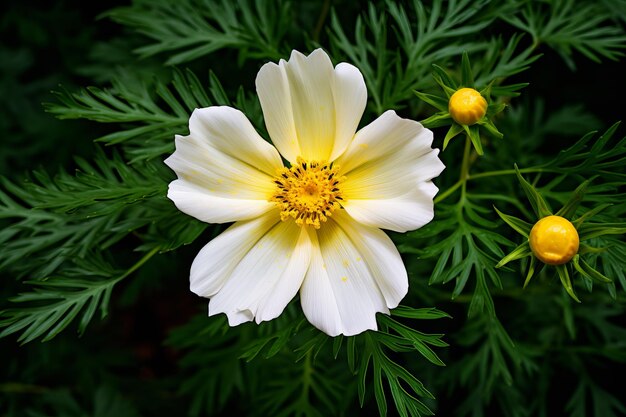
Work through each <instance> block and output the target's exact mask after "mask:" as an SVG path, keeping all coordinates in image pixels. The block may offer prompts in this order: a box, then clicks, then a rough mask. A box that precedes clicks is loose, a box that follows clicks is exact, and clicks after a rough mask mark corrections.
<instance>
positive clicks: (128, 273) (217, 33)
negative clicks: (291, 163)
mask: <svg viewBox="0 0 626 417" xmlns="http://www.w3.org/2000/svg"><path fill="white" fill-rule="evenodd" d="M623 3H624V2H622V1H619V2H618V1H616V2H610V1H601V2H594V1H587V0H564V1H543V0H523V1H516V0H498V1H486V0H485V1H470V0H456V1H443V0H433V1H429V2H426V1H419V0H412V1H410V2H397V1H392V0H387V1H372V2H369V3H368V4H367V5H363V4H361V3H358V2H350V1H336V2H332V4H331V2H315V1H303V2H292V1H280V0H271V1H261V0H246V1H240V2H228V1H226V0H218V1H209V0H182V1H178V2H170V1H156V2H150V1H143V0H137V1H134V2H132V3H131V4H130V5H127V6H124V7H118V8H116V9H113V10H110V11H106V12H105V13H103V14H102V15H101V17H104V18H107V19H108V20H109V21H106V22H99V23H97V24H95V25H90V24H86V25H81V29H80V31H81V34H79V36H76V33H74V32H72V31H71V30H70V28H69V27H67V28H66V27H65V26H69V24H67V25H63V24H60V25H56V26H55V27H54V32H53V33H54V34H55V35H51V34H50V33H45V32H42V30H43V29H42V28H48V26H46V25H45V24H44V23H45V22H46V21H47V19H48V20H50V19H52V20H54V21H55V22H56V21H61V22H65V23H68V20H67V17H64V16H65V12H66V11H65V10H62V9H58V8H56V7H57V6H55V8H54V9H53V10H51V11H48V10H44V11H41V12H40V14H39V15H37V16H35V18H34V20H33V21H30V20H29V19H27V18H26V17H24V16H27V14H25V13H24V12H23V10H22V9H20V8H19V7H18V6H17V5H16V6H11V7H14V9H13V10H10V11H9V13H7V14H6V17H5V16H4V15H3V17H2V18H1V20H0V22H1V23H2V24H0V31H2V33H3V34H5V35H6V34H8V33H10V34H13V33H18V34H19V35H20V40H21V41H22V42H21V44H20V45H21V46H19V47H18V48H17V49H16V48H15V47H13V45H12V44H7V45H4V46H2V47H0V73H1V74H2V77H0V79H1V81H0V92H2V94H3V96H4V97H7V98H10V99H9V100H5V101H6V103H3V104H2V105H1V106H0V107H1V110H2V111H1V112H0V131H1V132H2V135H3V138H6V140H3V142H2V143H1V144H0V165H2V168H3V170H2V172H3V173H4V175H5V176H6V177H7V178H2V180H1V184H2V185H1V187H0V245H1V247H2V250H1V251H0V271H1V273H2V274H3V275H2V278H3V286H2V288H1V289H0V292H1V293H2V295H3V297H2V298H0V338H2V340H0V353H1V354H3V356H4V357H7V358H10V360H7V361H5V362H4V363H3V367H1V368H0V409H2V410H3V413H5V414H6V415H7V416H23V415H27V416H44V415H51V416H84V415H94V416H98V417H108V416H122V417H134V416H138V415H155V416H159V415H191V416H204V415H250V416H266V415H272V416H326V415H360V414H363V415H370V414H379V415H381V416H384V415H401V416H407V417H408V416H425V415H432V414H437V415H442V416H443V415H460V416H465V415H468V416H469V415H471V416H472V417H481V416H489V415H502V416H506V417H529V416H535V415H536V416H549V415H561V414H563V415H569V416H572V417H577V416H583V415H585V416H587V415H589V416H594V417H613V416H619V415H625V414H626V409H625V406H624V402H623V399H622V398H621V396H620V394H619V392H620V391H619V386H620V385H619V384H613V383H612V381H607V380H605V379H604V378H600V377H599V375H601V374H602V373H603V372H606V371H607V370H611V371H612V372H614V373H615V375H621V373H623V372H621V370H622V369H623V366H624V364H626V355H625V353H624V352H626V349H624V348H625V346H624V340H626V325H625V324H624V322H623V317H624V316H625V315H626V304H625V299H624V294H625V293H626V272H625V271H626V264H625V260H626V244H625V241H624V231H625V229H624V224H623V219H624V218H625V216H626V204H625V203H624V197H626V194H625V193H624V184H626V173H625V172H624V160H625V159H624V158H625V157H626V139H624V138H620V137H621V136H623V135H620V133H619V125H618V124H614V125H612V126H611V127H610V128H608V129H606V130H605V128H604V127H603V126H610V124H611V123H615V121H614V120H607V119H608V116H607V113H608V110H610V109H615V108H616V104H615V103H612V102H610V99H611V97H609V95H610V94H607V95H606V97H605V96H602V94H600V93H599V91H609V92H610V93H611V94H613V95H614V96H615V97H621V96H623V94H624V93H623V92H620V91H621V90H619V89H620V88H621V86H620V85H617V84H616V85H610V87H608V88H609V89H608V90H607V89H606V88H607V86H606V84H607V83H609V80H607V79H603V78H602V77H596V78H595V79H586V78H584V79H583V76H588V74H589V72H585V70H586V69H593V70H595V71H596V72H595V73H599V74H602V71H597V70H598V68H600V69H601V70H604V68H605V67H604V66H602V67H599V66H596V65H597V64H596V63H597V62H599V61H600V59H602V60H605V61H606V60H609V61H610V60H619V59H621V56H622V51H623V49H624V46H625V45H626V36H625V34H624V26H623V24H624V22H625V21H626V18H625V17H624V16H625V15H624V10H626V9H625V8H624V5H623ZM66 6H67V5H66ZM20 7H21V6H20ZM58 7H59V8H60V7H62V6H58ZM67 7H69V6H67ZM361 9H362V10H361ZM46 12H49V15H48V14H46ZM49 16H53V17H54V18H52V17H49ZM68 16H74V15H73V14H68ZM70 20H71V19H70ZM74 20H76V21H79V22H83V21H84V20H81V19H80V18H77V19H74ZM33 22H36V23H33ZM87 23H89V22H87ZM106 25H110V26H106ZM100 26H105V27H106V29H107V30H110V31H111V33H112V35H111V34H109V32H106V33H104V34H102V33H97V34H95V33H94V32H92V30H94V29H93V27H100ZM48 30H51V29H50V28H48ZM107 36H112V38H111V39H105V38H107ZM49 39H58V42H59V49H63V48H64V47H65V48H66V49H64V50H65V51H70V52H65V54H66V55H62V57H61V58H59V59H60V60H63V62H64V63H65V65H66V67H67V68H71V71H68V72H67V74H65V73H64V75H63V76H57V75H58V74H57V72H62V71H64V69H63V68H65V67H63V66H59V65H57V66H55V67H54V68H55V71H56V72H54V73H48V72H47V71H52V70H48V67H47V65H43V64H42V63H41V62H40V61H39V58H38V57H39V56H41V55H42V53H41V51H42V50H48V49H50V42H51V41H50V40H49ZM103 39H104V41H103ZM54 46H55V47H56V46H57V45H56V44H55V45H54ZM318 46H319V47H322V48H324V49H325V50H326V51H328V52H329V54H330V55H331V58H332V59H333V62H334V63H338V62H341V61H346V62H349V63H351V64H353V65H355V66H356V67H358V68H359V69H360V71H361V72H362V73H363V76H364V78H365V82H366V85H367V88H368V97H369V100H368V107H367V109H366V111H365V114H364V120H363V124H365V123H368V122H369V121H371V120H373V119H374V118H375V117H377V116H378V115H380V113H382V112H383V111H385V110H388V109H396V110H398V112H399V113H400V114H401V116H402V117H407V118H410V119H414V120H428V119H429V118H431V117H433V113H434V112H439V113H442V114H443V113H445V112H447V110H448V101H447V100H448V98H449V95H450V94H451V93H453V92H454V89H455V88H456V87H458V86H465V85H472V86H476V87H477V88H479V89H480V90H481V92H482V93H483V94H484V95H485V96H486V97H487V96H488V97H489V98H490V100H491V103H490V107H489V124H485V123H482V124H479V125H480V126H481V127H482V128H483V131H484V132H483V133H482V134H481V132H480V130H479V129H478V125H476V126H471V127H467V126H466V128H463V127H461V126H459V125H451V124H450V123H448V122H449V120H448V119H450V118H449V117H448V116H449V115H448V116H445V117H444V116H442V115H441V114H439V116H441V117H439V116H437V113H435V116H434V117H435V119H437V117H439V119H437V120H435V121H436V122H437V123H438V124H437V123H435V124H433V125H432V126H433V130H434V137H435V141H434V144H433V146H434V147H439V148H441V147H446V145H447V148H446V151H445V152H443V153H442V154H441V155H440V157H441V158H442V160H443V161H444V163H445V165H446V167H447V168H446V170H445V171H444V173H443V174H442V175H441V176H440V177H439V178H437V179H436V184H437V186H438V187H439V189H440V192H439V195H438V196H437V197H436V200H435V203H436V206H435V218H434V219H433V221H432V222H430V223H429V224H428V225H427V226H425V227H423V228H421V229H419V230H417V231H414V232H410V233H407V234H391V237H392V239H393V240H394V241H395V243H396V244H397V245H398V248H399V250H400V251H401V253H402V256H403V260H404V262H405V265H406V266H407V270H408V272H409V277H410V291H409V295H408V296H407V297H406V298H405V299H404V300H403V304H404V306H401V307H398V308H396V309H393V310H392V312H391V314H392V315H391V316H387V315H382V314H381V315H379V316H378V317H377V321H378V326H379V331H377V332H372V331H368V332H366V333H364V334H361V335H358V336H354V337H342V336H339V337H337V338H334V339H333V338H330V337H328V336H326V335H325V334H323V333H321V332H319V331H318V330H316V329H314V328H313V327H312V326H311V325H310V324H308V322H307V321H306V319H305V318H304V317H303V315H302V312H301V309H300V306H299V304H298V302H297V300H296V301H293V302H291V303H290V304H289V305H288V306H287V308H286V309H285V311H284V312H283V313H282V314H281V316H280V317H278V318H277V319H275V320H272V321H270V322H267V323H262V324H260V325H257V324H253V323H247V324H242V325H240V326H237V327H229V326H228V325H227V323H226V320H225V319H224V317H223V316H221V315H220V316H218V317H212V318H207V317H206V300H197V299H196V298H195V297H194V296H193V295H191V294H190V293H189V291H188V276H189V266H190V265H191V262H192V259H193V256H195V255H196V254H197V253H198V250H199V249H200V247H201V245H202V244H205V243H206V242H207V241H208V240H210V239H211V238H212V237H214V236H216V235H217V234H218V233H219V232H220V231H221V230H222V228H223V226H215V225H207V224H204V223H202V222H199V221H197V220H194V219H192V218H190V217H189V216H186V215H184V214H182V213H181V212H180V211H179V210H177V209H176V207H175V206H174V204H173V203H172V202H171V201H170V200H168V199H167V197H166V194H167V186H168V183H169V182H170V181H171V180H172V179H173V178H174V174H173V173H172V172H171V171H170V170H169V169H168V168H167V167H166V166H165V165H164V164H163V163H162V161H163V159H165V158H166V157H167V156H168V155H169V154H171V152H173V150H174V140H173V138H174V136H175V135H177V134H179V135H185V134H187V133H188V120H189V116H190V114H191V113H192V112H193V110H194V109H196V108H202V107H207V106H212V105H229V106H234V107H237V108H239V109H240V110H242V111H243V112H244V113H245V114H246V115H247V116H248V117H249V118H250V120H251V121H252V123H253V125H254V126H255V128H256V129H257V130H258V131H259V132H260V133H261V135H263V136H265V137H266V138H268V137H267V135H266V132H265V124H264V121H263V119H262V112H261V109H260V105H259V102H258V99H257V98H256V95H255V94H254V92H253V91H252V90H253V85H254V77H255V74H256V72H257V71H258V69H259V68H260V67H261V66H262V65H263V64H264V63H266V62H268V61H272V62H276V61H278V60H279V59H287V58H288V56H289V53H290V51H291V50H292V49H297V50H300V51H302V52H304V53H307V52H309V51H310V50H311V49H313V48H314V47H318ZM28 48H31V49H28ZM55 50H56V49H55ZM554 51H556V52H554ZM542 53H543V55H544V57H543V58H541V59H539V58H540V56H541V55H542ZM555 54H558V55H559V56H560V57H561V58H562V59H563V60H564V61H565V65H561V66H559V63H560V62H562V61H560V60H558V59H557V60H554V59H553V58H554V57H555ZM33 57H35V58H36V59H34V58H33ZM557 58H558V57H557ZM65 59H67V62H65ZM544 60H546V61H547V62H548V63H550V65H551V66H550V67H546V66H545V65H544V63H543V61H544ZM172 65H189V66H190V68H184V67H181V68H173V67H172ZM552 65H554V68H553V67H552ZM602 65H607V64H602ZM611 65H613V64H611ZM574 66H577V67H578V68H579V69H580V71H581V72H580V73H579V74H578V75H576V76H577V77H579V78H576V83H575V85H572V84H571V83H570V84H566V79H567V78H568V77H570V73H569V72H568V69H567V67H570V68H573V67H574ZM606 68H608V66H607V67H606ZM433 69H434V73H435V77H434V78H433V77H432V76H431V72H433ZM197 74H198V75H197ZM202 74H208V77H206V76H204V77H203V76H199V75H202ZM216 74H219V79H218V76H217V75H216ZM31 77H32V78H31ZM85 77H86V78H89V79H90V81H86V80H85ZM571 77H574V75H571ZM544 80H545V81H544ZM537 81H544V83H542V84H540V85H548V86H549V89H547V90H546V91H542V90H541V89H537V88H533V87H534V86H535V85H537V84H539V83H537ZM59 82H62V83H63V84H64V85H65V86H66V87H64V88H63V89H61V91H58V92H55V93H54V95H55V96H54V97H53V98H52V99H51V98H50V97H43V96H42V94H43V93H42V91H46V90H48V89H50V88H53V87H52V86H53V85H58V84H59ZM103 83H104V84H106V83H110V85H100V86H97V87H87V88H76V87H74V85H76V84H78V85H85V84H87V85H94V84H95V85H98V84H103ZM442 84H443V85H444V87H443V91H442V92H441V94H439V96H438V95H437V94H438V93H437V91H438V89H439V88H440V87H441V85H442ZM524 87H528V88H524ZM602 88H604V90H602ZM414 90H419V93H418V94H417V96H416V95H415V94H414ZM571 90H575V92H576V94H575V95H574V96H575V97H576V100H577V101H576V102H572V101H568V100H567V99H566V98H565V97H572V96H573V95H572V94H569V95H567V94H562V93H563V92H564V91H571ZM520 95H523V96H522V97H520V98H518V96H520ZM41 101H47V103H46V104H45V110H46V111H47V112H48V114H45V113H44V112H43V111H42V110H41V109H40V107H39V102H41ZM583 105H585V106H586V107H583ZM617 105H621V104H620V103H617ZM433 108H434V110H433ZM51 116H54V117H56V118H58V119H61V120H63V121H57V122H54V120H53V119H51ZM446 118H447V119H446ZM69 120H73V121H69ZM446 124H448V125H450V126H451V128H450V130H449V132H448V134H447V135H446V132H445V131H444V132H442V131H441V130H440V129H438V127H437V126H443V125H446ZM598 130H605V132H604V133H603V134H598V133H596V131H598ZM496 132H498V134H496ZM499 132H502V133H503V134H504V138H503V139H497V136H500V135H499ZM457 135H459V136H466V137H469V139H470V140H467V138H466V140H465V141H463V140H455V141H451V139H452V138H453V137H454V136H457ZM580 137H581V139H578V140H576V139H575V138H580ZM68 138H70V139H71V142H68ZM268 139H270V138H268ZM92 140H95V141H96V142H98V143H99V144H101V145H102V146H96V147H95V150H94V147H93V145H89V143H90V142H91V141H92ZM464 142H465V143H464ZM69 144H71V145H74V144H76V147H74V146H69ZM85 144H87V145H85ZM472 145H473V146H472ZM54 149H59V150H62V151H63V152H60V153H59V155H52V154H53V152H52V151H51V150H54ZM473 149H476V151H474V150H473ZM68 153H78V154H80V155H81V157H77V158H76V159H75V160H74V162H70V160H69V159H68V158H66V154H68ZM42 154H47V156H49V158H46V160H45V161H42V163H43V165H44V167H43V168H39V169H37V170H35V171H33V172H32V173H30V174H22V173H21V172H20V170H22V169H23V167H33V165H35V162H33V161H32V157H33V155H42ZM53 156H54V158H53ZM58 161H60V162H58ZM59 163H61V164H62V166H63V167H64V168H62V169H56V168H51V167H54V166H56V165H58V164H59ZM516 164H517V166H519V167H520V168H519V170H517V169H516ZM14 167H17V168H18V169H17V170H15V169H14ZM50 172H56V175H52V174H50ZM516 173H519V175H520V177H521V178H522V179H523V180H522V182H520V181H519V179H517V178H516ZM527 196H528V197H530V199H531V200H532V202H533V203H534V204H530V205H529V204H528V203H527V200H526V199H527ZM538 196H539V197H538ZM494 207H497V209H495V210H494ZM553 207H555V208H558V207H563V208H562V209H561V211H559V213H560V214H562V215H565V216H569V217H570V218H572V219H573V222H574V223H575V224H576V226H577V227H579V230H580V235H581V238H583V237H584V238H585V242H583V243H584V245H581V251H580V253H579V255H577V256H576V257H575V259H574V260H573V261H572V265H569V266H567V267H563V268H559V269H556V270H555V269H553V268H541V267H540V265H539V264H537V263H536V262H534V263H533V261H529V259H530V258H528V257H527V255H529V254H530V253H529V248H528V247H527V246H528V245H527V244H526V245H525V243H526V239H527V236H528V233H529V230H530V227H531V226H532V223H533V222H534V220H535V218H536V214H533V211H537V212H538V213H539V214H540V215H541V214H542V213H543V214H545V213H546V212H548V211H550V210H551V208H553ZM533 209H536V210H533ZM550 212H551V211H550ZM504 213H506V214H504ZM521 219H525V220H521ZM509 226H510V227H509ZM520 234H521V235H522V236H520ZM201 235H202V237H200V236H201ZM186 245H190V246H186ZM166 252H167V253H168V254H167V255H166V254H165V253H166ZM505 252H507V253H508V252H510V253H511V254H510V255H509V256H508V257H505ZM503 257H505V258H504V260H502V261H500V260H501V259H502V258H503ZM513 260H520V262H519V264H518V263H511V264H507V265H504V264H505V263H507V262H509V261H513ZM177 261H178V262H177ZM499 261H500V262H499ZM505 261H506V262H505ZM529 270H530V271H531V273H530V274H529ZM529 277H533V284H532V285H529V286H527V287H525V283H526V284H527V283H528V280H529ZM606 279H610V280H611V281H612V282H610V283H606ZM560 282H563V283H564V284H565V286H566V287H567V289H569V290H571V291H568V292H570V295H571V294H579V295H580V300H581V301H582V303H576V302H575V301H574V300H573V299H572V298H571V297H570V295H568V292H566V291H565V290H563V289H562V288H561V287H562V286H561V284H560ZM452 283H454V284H452ZM580 289H584V290H585V291H584V292H580ZM574 291H576V292H574ZM196 306H198V309H199V308H200V306H201V308H202V312H201V313H199V314H198V309H197V308H196ZM418 307H419V308H418ZM439 309H441V310H445V311H450V312H452V313H453V315H454V319H451V320H431V319H440V318H444V317H450V316H449V315H447V314H446V313H443V312H442V311H441V310H439ZM105 316H106V317H107V319H106V320H102V319H103V318H105ZM96 317H98V318H99V319H95V318H96ZM74 329H75V330H77V331H78V334H79V335H80V336H81V337H80V338H77V337H76V333H75V332H74V331H72V330H74ZM418 329H419V330H418ZM443 333H446V337H445V341H444V338H443ZM35 340H42V341H45V342H46V343H43V344H36V343H30V342H32V341H35ZM163 340H165V345H163ZM16 342H17V343H16ZM448 343H450V346H448ZM18 345H19V346H18ZM22 345H23V346H22ZM444 363H445V365H446V366H445V367H444V366H443V365H444ZM5 410H7V411H5Z"/></svg>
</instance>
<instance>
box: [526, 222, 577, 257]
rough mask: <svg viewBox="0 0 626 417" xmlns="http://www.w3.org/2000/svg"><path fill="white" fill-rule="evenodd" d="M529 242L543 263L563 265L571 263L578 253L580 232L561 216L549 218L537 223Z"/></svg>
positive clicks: (531, 232)
mask: <svg viewBox="0 0 626 417" xmlns="http://www.w3.org/2000/svg"><path fill="white" fill-rule="evenodd" d="M529 242H530V248H531V249H532V251H533V253H534V254H535V256H536V257H537V258H538V259H539V260H540V261H541V262H543V263H546V264H548V265H561V264H564V263H567V262H569V261H570V260H571V259H572V258H573V257H574V255H576V253H577V252H578V244H579V239H578V231H577V230H576V228H575V227H574V225H573V224H572V223H571V222H570V221H569V220H567V219H565V218H563V217H561V216H547V217H544V218H543V219H541V220H539V221H538V222H537V223H535V225H534V226H533V228H532V230H531V231H530V237H529Z"/></svg>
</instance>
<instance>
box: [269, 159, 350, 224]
mask: <svg viewBox="0 0 626 417" xmlns="http://www.w3.org/2000/svg"><path fill="white" fill-rule="evenodd" d="M338 168H339V167H337V166H333V165H332V164H328V163H327V162H323V161H309V162H307V161H305V160H304V159H302V158H300V157H298V160H297V163H296V164H295V165H293V166H292V167H291V168H283V169H282V170H280V172H279V173H278V175H277V176H276V177H275V178H274V183H275V184H276V187H277V190H276V192H275V193H274V194H273V195H272V197H271V198H270V200H269V201H273V202H275V203H276V204H277V205H278V207H279V208H280V218H281V220H282V221H286V220H287V219H289V218H290V217H291V218H293V219H294V220H295V221H296V224H298V225H300V226H306V225H311V226H313V227H314V228H316V229H319V228H320V224H321V223H322V222H325V221H326V220H328V217H330V216H331V215H332V213H333V211H335V210H336V209H338V208H340V207H341V205H340V203H341V201H342V200H343V198H342V195H341V183H342V182H343V181H344V180H345V177H342V176H340V175H339V171H338Z"/></svg>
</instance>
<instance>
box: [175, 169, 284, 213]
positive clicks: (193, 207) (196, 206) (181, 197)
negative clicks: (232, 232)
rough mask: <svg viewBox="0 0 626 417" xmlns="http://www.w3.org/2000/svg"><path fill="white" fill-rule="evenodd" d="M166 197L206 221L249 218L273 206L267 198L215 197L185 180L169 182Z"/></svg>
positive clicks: (274, 206) (180, 208) (178, 206)
mask: <svg viewBox="0 0 626 417" xmlns="http://www.w3.org/2000/svg"><path fill="white" fill-rule="evenodd" d="M167 197H168V198H169V199H170V200H172V201H173V202H174V204H176V207H177V208H178V209H179V210H180V211H182V212H183V213H187V214H189V215H190V216H193V217H195V218H196V219H198V220H202V221H203V222H207V223H228V222H233V221H237V220H248V219H253V218H255V217H259V216H260V215H262V214H264V213H267V212H268V211H270V210H272V209H274V208H276V205H275V204H274V203H271V202H269V201H267V200H253V199H235V198H225V197H219V196H217V195H215V194H212V193H211V192H210V191H209V190H207V189H206V188H203V187H200V186H198V185H195V184H193V183H191V182H189V181H186V180H174V181H172V182H171V183H170V185H169V190H168V192H167Z"/></svg>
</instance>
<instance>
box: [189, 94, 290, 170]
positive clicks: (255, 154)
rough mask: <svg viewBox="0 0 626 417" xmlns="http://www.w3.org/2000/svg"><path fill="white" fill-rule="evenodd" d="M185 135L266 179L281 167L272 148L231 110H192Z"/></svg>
mask: <svg viewBox="0 0 626 417" xmlns="http://www.w3.org/2000/svg"><path fill="white" fill-rule="evenodd" d="M189 132H190V136H193V137H197V138H200V139H201V140H203V141H204V142H205V143H206V144H208V145H209V146H210V147H211V148H214V149H217V150H219V151H222V152H223V153H225V154H226V155H229V156H231V157H233V158H236V159H238V160H240V161H242V162H244V163H246V164H248V165H249V166H250V167H252V168H255V169H258V170H261V171H263V172H264V173H266V174H268V175H270V176H274V175H275V174H276V169H280V168H282V166H283V164H282V161H281V159H280V155H279V154H278V152H277V151H276V148H274V147H273V146H272V145H271V144H269V143H267V142H266V141H265V140H263V138H262V137H261V136H259V134H258V133H257V132H256V130H254V127H253V126H252V123H250V121H249V120H248V118H247V117H246V116H245V115H244V114H243V113H242V112H240V111H239V110H237V109H234V108H232V107H227V106H214V107H207V108H204V109H196V110H195V111H194V112H193V114H192V115H191V118H190V119H189Z"/></svg>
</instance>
